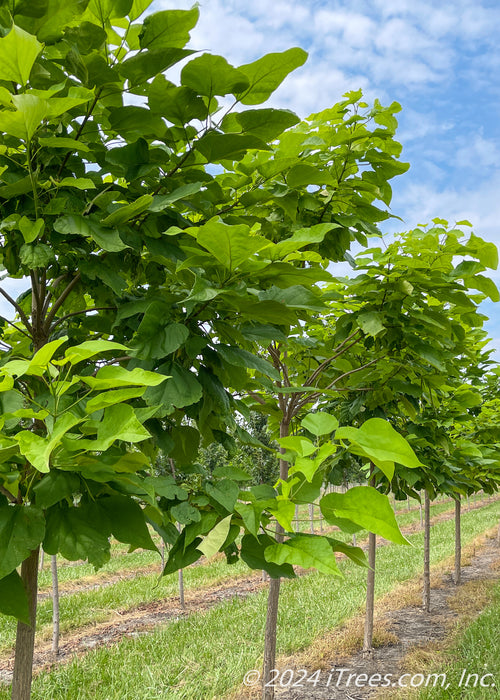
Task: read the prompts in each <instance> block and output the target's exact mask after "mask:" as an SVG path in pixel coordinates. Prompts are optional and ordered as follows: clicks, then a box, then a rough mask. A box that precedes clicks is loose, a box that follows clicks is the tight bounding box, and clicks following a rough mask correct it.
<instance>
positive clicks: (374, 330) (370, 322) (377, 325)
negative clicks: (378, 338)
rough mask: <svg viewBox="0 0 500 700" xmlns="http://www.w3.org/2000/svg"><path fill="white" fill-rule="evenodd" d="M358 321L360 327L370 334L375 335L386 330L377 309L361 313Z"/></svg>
mask: <svg viewBox="0 0 500 700" xmlns="http://www.w3.org/2000/svg"><path fill="white" fill-rule="evenodd" d="M357 321H358V324H359V326H360V328H361V329H362V330H363V331H364V332H365V333H367V334H368V335H373V336H375V335H378V334H379V333H380V332H381V331H383V330H385V326H384V324H383V323H382V317H381V315H380V314H379V313H377V312H376V311H367V312H366V313H362V314H359V315H358V317H357Z"/></svg>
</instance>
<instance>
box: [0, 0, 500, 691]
mask: <svg viewBox="0 0 500 700" xmlns="http://www.w3.org/2000/svg"><path fill="white" fill-rule="evenodd" d="M149 4H150V3H149V2H148V0H89V1H87V0H83V2H77V3H68V2H67V1H65V2H63V1H62V0H54V2H51V3H50V4H48V5H47V4H46V3H45V2H42V1H41V0H40V1H38V0H35V1H34V2H31V3H25V2H14V3H12V2H9V3H3V4H1V5H0V37H1V38H0V75H1V77H2V80H1V82H0V102H1V109H0V132H1V136H0V180H1V183H0V206H1V210H2V212H1V223H0V229H1V231H0V244H1V255H2V259H1V264H2V267H3V270H4V278H5V277H9V278H22V277H25V278H27V279H28V280H29V286H28V288H27V291H26V292H25V293H23V294H21V295H20V296H19V297H18V298H17V299H14V298H12V297H11V296H10V294H9V293H8V291H7V290H6V289H5V288H3V287H0V293H1V294H2V295H3V297H4V299H5V300H6V301H7V302H8V303H9V304H10V305H11V306H12V309H13V311H14V312H15V315H16V316H15V319H12V317H11V318H5V319H4V320H3V322H2V327H1V336H0V343H1V347H2V356H1V367H0V392H1V393H0V400H1V403H2V426H1V433H0V440H1V445H0V455H1V460H0V611H1V612H2V613H5V614H9V615H13V616H14V617H16V618H18V620H19V622H18V631H17V643H16V661H15V668H14V680H13V686H12V697H13V698H14V699H15V700H25V699H26V698H29V696H30V687H31V664H32V655H33V645H34V632H35V622H36V598H37V570H38V566H37V563H38V556H39V550H40V546H43V549H44V550H45V551H46V552H47V553H49V554H51V555H54V556H55V555H57V554H60V555H62V556H63V557H66V558H67V559H70V560H76V559H88V560H89V561H90V562H91V563H93V564H94V565H95V566H101V565H102V564H103V563H104V562H106V561H107V559H108V558H109V546H110V545H109V539H110V536H111V535H113V536H114V537H115V538H116V539H118V540H119V541H121V542H126V543H129V544H130V545H131V546H132V548H134V547H145V548H150V549H154V548H155V545H154V543H153V542H152V540H151V537H150V535H149V531H148V526H151V527H153V528H155V529H156V531H157V532H159V533H160V534H161V536H162V537H163V539H164V540H165V542H167V543H169V544H170V545H172V546H171V549H170V555H169V559H168V561H167V563H166V566H165V570H164V571H165V573H169V572H172V571H175V570H177V569H179V568H182V567H184V566H186V565H188V564H190V563H192V562H194V561H196V560H197V559H198V558H199V557H200V556H201V555H202V554H205V555H207V556H210V554H212V553H213V552H216V551H224V552H225V553H226V556H227V558H228V561H232V560H234V558H235V557H237V556H240V557H241V558H242V559H243V560H244V561H245V562H246V563H247V564H248V565H249V566H251V567H252V568H257V569H264V570H266V571H267V572H268V573H269V575H270V576H271V577H272V578H271V581H270V592H269V609H268V620H267V629H266V650H265V669H266V670H265V674H264V679H266V678H267V677H268V674H269V670H270V669H271V668H272V667H273V666H274V655H275V640H276V617H277V606H278V595H279V586H280V578H281V577H282V576H293V575H294V572H293V565H294V564H299V565H301V566H307V567H309V566H314V567H316V568H317V569H319V570H321V571H327V572H329V573H337V571H338V570H337V566H336V562H335V552H336V551H341V552H344V553H345V554H347V556H349V557H351V558H352V559H353V560H354V561H356V562H358V563H361V564H363V563H365V557H364V555H363V552H362V551H361V550H360V549H359V548H357V547H351V546H347V545H345V544H344V543H343V542H340V541H338V540H336V539H335V538H332V537H327V536H321V535H317V536H311V535H309V534H307V535H306V534H303V533H293V532H292V530H293V528H292V525H291V522H292V518H293V515H294V513H295V507H296V505H297V504H300V503H312V502H314V501H315V500H316V499H317V498H318V496H319V494H320V492H323V491H324V486H325V485H326V484H327V483H329V479H330V475H331V473H332V469H333V471H334V470H335V464H333V465H332V458H333V459H334V460H335V459H337V458H339V459H340V458H341V457H342V456H343V455H344V453H345V452H346V451H347V452H348V453H350V454H353V455H355V456H356V457H360V458H361V459H362V460H363V461H367V462H370V463H371V464H372V465H373V473H372V481H373V483H372V485H371V486H360V487H356V488H354V489H351V490H349V491H348V492H347V493H346V494H326V495H324V496H323V497H322V498H321V501H320V506H321V509H322V512H323V515H324V517H325V518H326V519H327V520H328V522H330V523H331V524H336V525H338V526H339V527H341V529H344V530H345V529H347V530H348V531H350V530H352V528H353V527H354V528H355V527H366V528H367V529H369V530H370V531H372V532H373V533H375V534H379V535H382V536H384V537H387V538H388V539H391V540H393V541H395V542H401V543H404V542H405V540H404V538H403V537H402V536H401V534H400V532H399V530H398V528H397V525H396V522H395V519H394V514H393V512H392V509H391V507H390V504H389V501H388V498H387V496H386V495H385V494H383V493H381V490H384V489H385V490H388V489H389V486H388V484H389V482H391V483H393V484H396V485H397V488H398V489H403V490H404V489H405V488H406V489H407V490H408V491H410V492H411V491H412V489H414V488H418V485H419V483H420V482H421V483H423V484H424V486H425V487H426V488H435V483H442V480H443V477H442V474H443V472H442V471H439V470H440V469H441V467H439V468H438V466H437V465H436V464H435V463H434V462H432V461H429V460H428V459H426V456H427V453H426V451H425V448H426V444H425V442H422V441H425V440H427V442H430V443H431V444H435V443H434V439H433V438H432V437H426V435H425V430H426V428H422V427H421V426H420V420H419V418H418V417H419V416H421V415H422V413H423V411H425V410H428V409H429V406H430V409H432V407H433V406H435V405H436V402H437V400H438V395H439V397H440V398H441V397H445V396H450V395H456V394H457V393H458V394H460V393H461V392H462V394H465V395H466V396H467V395H468V393H467V392H471V391H473V389H471V388H470V387H469V386H468V384H470V383H471V381H469V379H468V375H467V374H466V370H465V366H466V364H467V362H466V360H467V358H469V359H470V358H471V357H472V355H471V350H470V348H469V343H470V337H471V328H474V327H476V326H478V327H480V322H479V321H480V317H479V315H478V313H477V303H478V302H479V300H480V299H481V298H483V297H484V295H490V296H491V297H492V298H495V297H496V295H497V292H496V289H495V288H494V285H493V284H492V283H491V282H490V281H489V280H488V279H487V278H485V277H483V276H482V274H481V273H482V271H483V270H484V269H485V266H494V263H493V256H494V247H493V246H491V244H487V243H485V242H484V241H482V240H481V239H480V238H477V237H475V236H474V235H473V234H471V235H470V236H469V237H468V238H465V237H464V236H463V234H462V231H461V230H457V229H452V230H449V229H448V228H447V226H446V225H445V224H444V223H442V222H435V225H434V226H433V227H431V228H430V229H428V228H426V229H419V230H417V231H414V232H411V233H409V234H407V235H405V236H402V237H401V238H399V239H397V241H396V242H395V243H394V244H392V245H391V246H389V247H388V249H387V250H386V251H384V252H383V251H381V250H379V249H372V250H371V251H370V252H367V257H366V259H365V260H364V261H358V263H357V265H358V266H360V265H364V266H365V267H366V270H365V272H364V274H363V275H361V276H359V277H357V278H355V279H353V280H351V281H349V280H338V279H336V278H335V277H334V275H333V272H332V271H334V266H332V263H335V262H337V261H340V260H344V259H349V260H351V258H350V256H349V253H348V250H349V247H350V245H351V243H352V242H353V241H357V242H358V243H360V244H361V245H362V246H364V247H366V246H367V237H371V236H375V235H378V233H379V231H378V228H377V226H378V224H379V223H380V222H382V221H384V220H385V219H387V218H388V217H389V216H390V214H389V213H388V211H387V210H386V207H388V205H389V203H390V200H391V188H390V184H389V181H390V180H391V179H392V178H393V177H394V176H396V175H399V174H401V173H403V172H405V171H406V169H407V167H408V166H407V164H405V163H402V162H401V161H400V160H399V155H400V152H401V146H400V144H398V143H397V141H396V140H395V138H394V134H395V129H396V126H397V122H396V118H395V116H394V115H395V114H396V113H397V112H398V111H399V109H400V107H399V105H397V104H396V103H393V104H392V105H390V106H389V107H384V106H382V105H381V104H380V103H378V102H375V104H374V105H373V106H369V105H368V104H367V103H366V102H364V101H363V98H362V95H361V93H360V92H355V93H349V94H348V95H347V96H345V99H343V100H342V101H341V102H340V103H338V104H337V105H335V106H334V107H331V108H329V109H326V110H325V111H323V112H321V113H319V114H315V115H312V116H311V117H310V118H308V119H306V120H300V119H299V117H298V116H297V115H295V114H293V113H292V112H290V111H288V110H278V109H271V108H265V107H258V105H261V104H262V103H263V102H265V101H266V100H267V99H268V97H269V96H270V95H271V94H272V92H273V91H274V90H275V89H276V88H277V87H278V86H279V85H280V84H281V82H282V81H283V80H284V79H285V77H286V76H287V75H288V74H289V73H290V72H291V71H292V70H294V69H295V68H297V67H299V66H300V65H302V64H303V62H304V61H305V59H306V54H305V52H303V51H302V50H301V49H298V48H292V49H289V50H288V51H285V52H283V53H280V54H268V55H266V56H264V57H262V58H260V59H258V60H257V61H255V62H252V63H250V64H246V65H243V66H239V67H233V66H231V65H230V64H229V63H228V62H227V61H226V60H225V59H224V58H223V57H221V56H213V55H210V54H207V53H204V54H201V55H196V56H194V53H195V52H194V51H192V50H191V49H187V48H185V47H186V45H187V43H188V41H189V32H190V31H191V29H192V28H193V27H194V26H195V24H196V21H197V18H198V9H197V8H193V9H191V10H188V11H176V10H169V11H163V12H158V13H156V14H153V15H148V16H146V17H145V18H144V19H143V20H141V15H142V14H143V12H144V11H145V10H146V9H147V7H148V5H149ZM181 61H184V64H183V68H182V70H181V72H180V82H179V84H175V83H174V82H172V81H171V80H169V79H168V78H167V77H166V74H165V73H166V71H168V69H170V68H171V67H173V66H175V65H176V64H178V63H179V62H181ZM131 102H133V104H131ZM460 259H463V260H464V262H461V263H460V264H458V265H457V264H456V261H457V260H460ZM470 290H478V291H477V295H474V294H472V295H471V293H470ZM478 342H479V343H480V341H478ZM454 358H457V359H456V360H455V359H454ZM477 360H478V357H477V356H474V361H476V363H477ZM450 368H452V369H450ZM401 407H403V408H404V412H405V415H408V416H409V418H410V422H409V423H408V427H406V426H405V425H403V423H402V422H401V420H400V414H399V413H398V411H400V410H402V409H401ZM311 409H312V410H311ZM252 411H257V412H258V413H261V414H264V415H266V416H267V417H268V422H269V427H270V429H271V432H272V433H273V436H274V437H276V439H278V442H279V444H280V458H279V479H278V481H277V483H275V484H274V485H273V486H270V485H266V484H256V485H253V486H251V487H250V488H245V489H242V488H240V485H241V484H244V483H245V481H248V480H249V479H250V478H251V475H249V474H247V473H246V472H245V471H244V470H242V469H241V467H237V466H230V467H228V466H226V467H222V468H221V469H214V470H213V471H211V472H207V471H206V470H203V469H201V468H200V467H199V465H198V463H197V455H198V452H199V449H200V446H204V447H208V446H209V445H211V444H213V443H216V444H221V445H222V446H224V447H225V448H227V449H229V450H231V447H232V445H233V444H234V436H235V435H236V436H237V438H238V440H239V441H240V442H243V443H245V442H246V443H247V444H248V445H250V446H252V444H253V445H254V446H255V445H256V443H257V445H258V444H259V443H258V441H256V440H255V438H254V437H252V435H251V434H250V433H249V432H248V431H247V430H246V429H245V427H244V421H245V420H246V421H249V420H250V419H251V415H252ZM361 414H363V418H366V420H361V419H360V420H358V416H359V415H361ZM333 415H336V416H338V418H339V419H340V426H341V427H339V421H338V420H337V418H334V417H333ZM387 418H388V419H389V420H391V421H392V422H393V423H394V424H395V425H396V427H397V428H398V431H397V430H395V428H394V427H391V424H390V423H389V422H387V420H386V419H387ZM410 424H411V426H413V427H409V426H410ZM422 425H424V423H423V422H422ZM484 429H485V430H486V429H487V427H486V425H485V426H484ZM422 430H423V431H424V433H422ZM403 434H406V435H407V438H408V439H406V438H405V437H403ZM464 439H467V438H466V436H464ZM411 445H413V447H414V448H415V449H413V447H412V446H411ZM159 453H161V454H162V455H164V456H165V457H166V458H167V459H168V463H169V464H170V465H171V466H172V465H175V469H177V470H180V471H181V472H182V474H183V475H187V476H188V477H189V478H186V479H184V480H183V482H182V483H178V481H176V478H175V475H174V474H173V473H172V471H170V473H168V470H164V472H163V473H161V474H157V473H155V472H154V470H153V469H152V466H151V465H153V464H156V462H157V458H158V454H159ZM417 455H418V456H417ZM396 465H398V466H397V469H396ZM424 465H425V466H424ZM495 465H496V462H495V456H494V455H492V457H491V463H490V465H489V466H488V467H487V469H486V477H488V478H489V476H490V474H491V473H492V471H493V469H494V468H496V466H495ZM451 471H453V470H451ZM414 473H415V474H418V477H417V479H416V480H414V481H413V483H411V479H414V477H413V476H409V475H410V474H411V475H413V474H414ZM486 477H485V479H486ZM444 478H447V477H444ZM384 480H385V481H384ZM418 480H420V481H418ZM386 482H387V487H386V486H384V484H386ZM488 483H489V482H488ZM405 484H406V485H407V486H405ZM375 486H378V488H375ZM374 513H376V514H377V517H376V518H374V517H373V514H374ZM178 526H180V531H179V529H178ZM241 531H243V533H244V534H243V537H242V539H241V543H240V544H236V539H237V537H238V535H239V534H240V532H241ZM19 567H20V573H18V568H19ZM270 692H272V691H271V689H270Z"/></svg>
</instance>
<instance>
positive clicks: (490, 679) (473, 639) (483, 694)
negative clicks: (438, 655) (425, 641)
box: [418, 584, 500, 700]
mask: <svg viewBox="0 0 500 700" xmlns="http://www.w3.org/2000/svg"><path fill="white" fill-rule="evenodd" d="M447 656H449V660H448V662H447V663H446V664H444V665H443V666H442V667H441V668H439V669H433V672H434V673H439V674H442V673H445V674H446V683H449V686H448V687H446V685H445V687H441V686H439V687H436V688H432V689H430V688H427V689H425V690H421V691H420V692H419V694H418V700H440V699H443V700H444V699H446V700H454V699H456V700H458V699H459V698H463V697H466V698H471V700H493V698H500V584H498V585H497V586H496V588H495V592H494V595H493V602H492V604H491V605H490V606H489V607H488V608H487V609H486V610H485V611H484V612H483V613H481V615H479V617H478V618H477V619H476V620H475V621H474V622H473V623H472V624H471V625H469V627H468V628H467V630H466V631H465V632H464V633H463V634H462V635H461V636H460V639H459V640H458V641H457V642H455V644H454V645H453V647H452V648H451V649H450V650H449V651H448V652H447ZM464 669H465V675H463V672H464ZM474 674H478V676H479V678H476V677H475V675H474ZM486 674H492V675H491V676H490V675H486ZM469 675H470V678H469V680H468V676H469ZM480 679H483V684H484V685H485V686H486V685H488V686H489V687H481V684H480ZM461 680H462V683H461V687H460V681H461ZM492 684H495V687H492ZM474 686H476V687H474Z"/></svg>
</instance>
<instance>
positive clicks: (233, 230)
mask: <svg viewBox="0 0 500 700" xmlns="http://www.w3.org/2000/svg"><path fill="white" fill-rule="evenodd" d="M193 233H194V234H195V235H196V237H197V240H198V243H199V244H200V245H201V246H203V248H206V250H208V251H209V252H210V253H212V255H213V256H214V257H215V258H216V259H217V260H218V261H219V262H220V263H222V265H224V267H227V268H228V269H229V270H231V271H233V270H235V269H236V268H238V267H239V266H240V265H241V264H242V263H244V262H246V261H247V260H248V258H249V257H251V256H252V255H254V254H255V253H257V252H258V251H259V250H262V249H263V248H266V247H267V246H268V245H269V241H268V240H266V239H265V238H263V237H261V236H254V235H252V234H251V233H250V230H249V227H248V226H245V225H244V224H237V225H235V226H231V225H228V224H224V223H222V222H221V221H217V220H216V219H212V220H211V221H209V222H208V223H206V224H205V225H204V226H202V227H200V228H198V229H195V230H194V231H193Z"/></svg>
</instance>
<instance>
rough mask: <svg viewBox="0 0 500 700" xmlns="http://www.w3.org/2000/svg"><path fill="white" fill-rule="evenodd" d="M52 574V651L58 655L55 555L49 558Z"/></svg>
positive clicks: (57, 590) (57, 593) (57, 602)
mask: <svg viewBox="0 0 500 700" xmlns="http://www.w3.org/2000/svg"><path fill="white" fill-rule="evenodd" d="M50 571H51V574H52V653H53V654H54V656H58V655H59V579H58V576H57V555H56V554H53V555H52V556H51V558H50Z"/></svg>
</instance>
